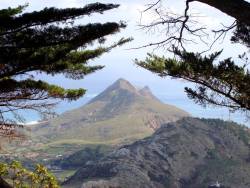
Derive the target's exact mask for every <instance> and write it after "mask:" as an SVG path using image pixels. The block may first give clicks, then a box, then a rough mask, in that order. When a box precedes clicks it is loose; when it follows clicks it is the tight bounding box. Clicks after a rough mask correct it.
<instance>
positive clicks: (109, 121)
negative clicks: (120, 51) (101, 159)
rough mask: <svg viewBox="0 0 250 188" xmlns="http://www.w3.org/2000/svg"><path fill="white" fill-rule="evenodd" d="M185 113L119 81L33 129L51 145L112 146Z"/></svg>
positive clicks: (149, 131)
mask: <svg viewBox="0 0 250 188" xmlns="http://www.w3.org/2000/svg"><path fill="white" fill-rule="evenodd" d="M186 116H189V114H188V113H187V112H185V111H183V110H181V109H179V108H177V107H175V106H172V105H167V104H163V103H161V102H160V100H159V99H157V98H156V97H155V96H154V95H153V94H152V92H151V91H150V89H149V88H148V87H144V88H142V89H137V88H136V87H134V86H133V85H132V84H131V83H129V82H128V81H126V80H124V79H119V80H117V81H116V82H114V83H113V84H112V85H111V86H109V87H108V88H106V89H105V90H104V91H103V92H101V93H100V94H99V95H97V96H96V97H95V98H93V99H92V100H90V101H89V102H88V103H87V104H86V105H84V106H82V107H80V108H78V109H75V110H72V111H68V112H66V113H64V114H62V115H60V116H59V117H57V118H54V119H52V120H50V121H49V122H45V123H42V124H40V125H36V126H35V128H34V129H33V130H34V132H37V133H38V134H39V135H38V136H41V137H43V138H45V139H49V140H50V141H52V142H57V143H58V142H59V141H60V140H62V142H63V141H64V142H67V140H72V139H74V140H76V139H78V140H83V141H86V142H93V143H98V142H108V143H112V142H113V144H116V143H119V144H120V143H122V142H124V141H125V142H127V141H128V140H131V141H134V140H137V139H141V138H143V137H146V136H149V135H151V134H152V133H153V132H154V131H155V130H156V129H157V128H159V126H160V125H161V124H162V123H165V122H170V121H176V120H178V119H180V118H182V117H186Z"/></svg>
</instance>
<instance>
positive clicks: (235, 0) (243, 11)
mask: <svg viewBox="0 0 250 188" xmlns="http://www.w3.org/2000/svg"><path fill="white" fill-rule="evenodd" d="M191 1H197V2H201V3H204V4H207V5H210V6H212V7H214V8H216V9H218V10H220V11H222V12H224V13H225V14H227V15H229V16H231V17H233V18H235V19H236V20H238V21H240V22H243V23H245V24H247V25H250V3H249V2H247V1H245V0H190V2H191Z"/></svg>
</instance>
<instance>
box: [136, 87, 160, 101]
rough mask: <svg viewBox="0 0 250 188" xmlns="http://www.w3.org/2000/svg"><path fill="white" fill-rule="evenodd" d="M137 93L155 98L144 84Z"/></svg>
mask: <svg viewBox="0 0 250 188" xmlns="http://www.w3.org/2000/svg"><path fill="white" fill-rule="evenodd" d="M139 93H140V94H141V95H142V96H144V97H147V98H151V99H156V97H155V96H154V95H153V93H152V91H151V90H150V88H149V87H148V86H145V87H143V88H142V89H140V90H139Z"/></svg>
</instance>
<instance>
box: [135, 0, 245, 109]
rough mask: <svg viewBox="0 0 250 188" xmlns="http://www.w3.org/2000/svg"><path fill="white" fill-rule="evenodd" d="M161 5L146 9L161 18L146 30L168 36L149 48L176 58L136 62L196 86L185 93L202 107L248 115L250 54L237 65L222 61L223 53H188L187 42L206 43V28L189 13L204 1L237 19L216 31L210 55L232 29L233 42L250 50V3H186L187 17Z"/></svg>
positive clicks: (236, 0)
mask: <svg viewBox="0 0 250 188" xmlns="http://www.w3.org/2000/svg"><path fill="white" fill-rule="evenodd" d="M160 2H161V0H160V1H157V2H156V3H154V4H151V5H150V7H149V8H148V9H146V11H148V10H151V9H154V11H155V12H157V14H158V15H159V18H158V19H156V20H155V21H153V22H152V23H150V24H148V25H142V27H143V28H146V29H153V28H154V27H160V26H161V27H163V29H164V31H167V32H166V36H167V37H166V38H165V39H164V40H162V41H157V42H152V43H151V44H148V45H146V46H154V45H156V46H157V47H162V46H163V47H164V48H167V49H169V50H170V51H171V52H173V54H174V58H166V57H164V56H163V57H159V56H157V55H154V54H149V55H148V57H147V58H146V59H145V60H144V61H139V60H136V63H137V64H138V65H139V66H141V67H143V68H145V69H148V70H150V71H151V72H153V73H156V74H158V75H159V76H161V77H165V76H170V77H173V78H178V79H184V80H186V81H189V82H192V83H194V84H195V87H193V88H188V87H186V88H185V92H186V93H187V96H188V97H189V98H190V99H192V100H194V101H195V102H196V103H198V104H201V105H203V106H207V105H217V106H224V107H227V108H229V109H230V110H232V111H235V110H239V111H244V112H246V113H247V114H248V112H249V110H250V70H249V67H248V64H249V60H248V58H247V55H248V54H247V53H244V54H242V52H239V59H241V61H243V64H240V63H239V62H235V61H234V60H233V59H232V58H231V57H229V58H226V59H224V60H221V61H218V58H219V56H220V54H221V53H222V51H219V52H214V53H212V54H210V55H204V54H203V53H204V52H205V51H203V50H202V51H201V52H199V53H198V52H188V51H187V50H186V48H185V42H187V41H188V42H197V40H196V41H193V40H191V38H198V40H199V41H200V42H204V40H203V38H202V37H203V36H204V33H206V32H207V31H206V28H204V27H203V26H199V25H197V24H196V25H194V24H193V22H192V21H191V20H190V19H191V18H192V14H190V13H189V9H190V7H191V6H192V2H200V3H203V4H205V5H209V6H211V7H213V8H215V9H217V10H220V11H221V12H223V13H225V14H226V15H228V16H231V17H233V18H235V21H234V22H233V24H232V25H231V26H228V27H226V26H225V27H224V28H222V29H220V30H214V31H212V32H213V34H215V35H216V38H215V39H214V41H213V42H212V44H211V45H209V49H208V50H206V52H208V51H210V50H211V48H212V46H213V45H214V44H215V43H216V42H217V41H218V40H219V39H220V37H223V36H224V35H225V34H226V33H227V32H229V31H231V30H234V31H233V35H232V37H231V42H232V43H240V44H242V45H245V46H246V47H247V48H249V47H250V22H249V20H250V14H249V13H250V3H249V2H247V1H245V0H210V1H207V0H185V5H186V6H185V7H184V13H183V15H177V14H175V13H173V12H172V13H169V12H165V11H164V10H165V9H161V5H160ZM176 31H177V32H176ZM188 37H189V38H188ZM206 37H207V36H206ZM200 39H201V40H200ZM190 40H191V41H190ZM206 43H207V42H206ZM240 53H241V54H240Z"/></svg>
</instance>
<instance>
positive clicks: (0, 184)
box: [0, 177, 13, 188]
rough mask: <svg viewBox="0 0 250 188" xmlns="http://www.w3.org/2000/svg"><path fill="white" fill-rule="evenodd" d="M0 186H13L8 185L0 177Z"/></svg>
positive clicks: (6, 187)
mask: <svg viewBox="0 0 250 188" xmlns="http://www.w3.org/2000/svg"><path fill="white" fill-rule="evenodd" d="M0 187H1V188H13V187H12V186H10V185H9V184H8V183H7V182H6V181H4V179H3V178H1V177H0Z"/></svg>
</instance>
